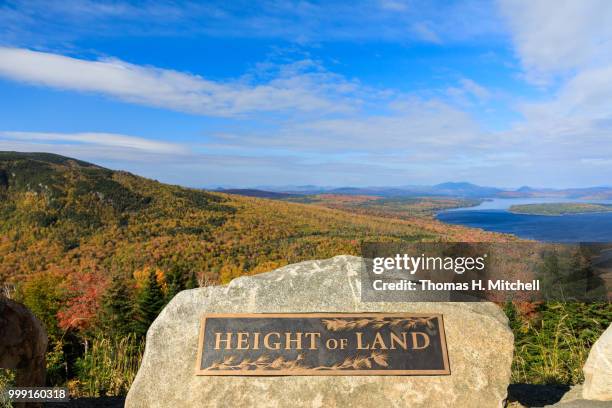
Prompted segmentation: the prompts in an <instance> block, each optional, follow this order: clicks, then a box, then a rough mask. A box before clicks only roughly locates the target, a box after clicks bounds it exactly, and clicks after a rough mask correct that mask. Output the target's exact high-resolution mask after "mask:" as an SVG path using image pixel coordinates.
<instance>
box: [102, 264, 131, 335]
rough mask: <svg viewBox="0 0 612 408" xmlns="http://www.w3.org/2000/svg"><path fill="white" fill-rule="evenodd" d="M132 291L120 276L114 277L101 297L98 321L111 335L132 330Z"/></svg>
mask: <svg viewBox="0 0 612 408" xmlns="http://www.w3.org/2000/svg"><path fill="white" fill-rule="evenodd" d="M132 296H133V294H132V291H131V290H130V288H129V286H128V284H127V282H126V281H125V279H123V278H122V277H117V276H116V277H114V278H113V280H112V283H111V286H110V287H109V288H108V290H107V291H106V293H105V294H104V296H103V297H102V306H101V310H100V322H101V326H102V330H103V331H104V332H105V333H107V334H110V335H111V336H113V337H124V336H127V335H128V334H130V333H132V332H133V330H134V302H133V299H132Z"/></svg>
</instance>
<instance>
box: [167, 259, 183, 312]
mask: <svg viewBox="0 0 612 408" xmlns="http://www.w3.org/2000/svg"><path fill="white" fill-rule="evenodd" d="M183 289H185V283H184V278H183V271H182V270H181V269H180V268H179V267H177V266H175V267H173V268H172V269H171V270H170V272H169V273H168V290H167V292H166V303H168V302H170V301H171V300H172V298H173V297H174V296H176V294H177V293H179V292H180V291H181V290H183Z"/></svg>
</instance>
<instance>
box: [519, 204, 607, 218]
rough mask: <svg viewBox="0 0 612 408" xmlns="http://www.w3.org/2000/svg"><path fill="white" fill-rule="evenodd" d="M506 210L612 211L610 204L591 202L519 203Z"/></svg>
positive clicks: (553, 212)
mask: <svg viewBox="0 0 612 408" xmlns="http://www.w3.org/2000/svg"><path fill="white" fill-rule="evenodd" d="M508 210H509V211H510V212H512V213H515V214H530V215H565V214H584V213H601V212H612V205H610V204H593V203H542V204H519V205H513V206H511V207H510V208H509V209H508Z"/></svg>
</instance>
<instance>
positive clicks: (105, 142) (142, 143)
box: [0, 131, 188, 155]
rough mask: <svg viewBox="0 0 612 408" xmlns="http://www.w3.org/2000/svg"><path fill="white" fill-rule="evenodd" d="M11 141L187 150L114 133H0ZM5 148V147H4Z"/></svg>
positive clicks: (147, 150)
mask: <svg viewBox="0 0 612 408" xmlns="http://www.w3.org/2000/svg"><path fill="white" fill-rule="evenodd" d="M2 139H5V141H3V142H2V144H5V143H6V140H13V141H16V142H18V143H29V144H30V145H31V146H35V145H36V144H41V143H42V144H45V145H46V146H48V143H56V142H67V143H70V144H71V145H74V144H77V145H78V144H84V145H90V146H93V147H94V148H100V147H109V148H120V149H124V150H127V151H128V152H131V153H132V154H133V153H135V152H145V153H157V154H174V155H176V154H179V155H180V154H185V153H187V152H188V149H187V148H186V147H185V146H182V145H179V144H175V143H169V142H160V141H157V140H151V139H145V138H142V137H135V136H126V135H119V134H114V133H45V132H13V131H0V141H2ZM5 148H6V147H5Z"/></svg>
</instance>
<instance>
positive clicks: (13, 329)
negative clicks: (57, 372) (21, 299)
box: [0, 296, 47, 387]
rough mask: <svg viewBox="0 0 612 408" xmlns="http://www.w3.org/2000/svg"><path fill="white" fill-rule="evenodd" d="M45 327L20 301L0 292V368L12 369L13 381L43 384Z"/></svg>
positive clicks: (21, 383)
mask: <svg viewBox="0 0 612 408" xmlns="http://www.w3.org/2000/svg"><path fill="white" fill-rule="evenodd" d="M46 351H47V331H46V330H45V327H44V326H43V324H42V323H41V322H40V320H38V319H37V318H36V316H34V314H33V313H32V312H31V311H30V310H28V309H27V308H26V307H25V306H24V305H22V304H21V303H17V302H15V301H13V300H11V299H7V298H5V297H3V296H0V368H10V369H16V370H17V375H16V378H15V383H16V384H15V385H16V386H18V387H33V386H38V387H41V386H44V385H45V365H46V363H45V353H46Z"/></svg>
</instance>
